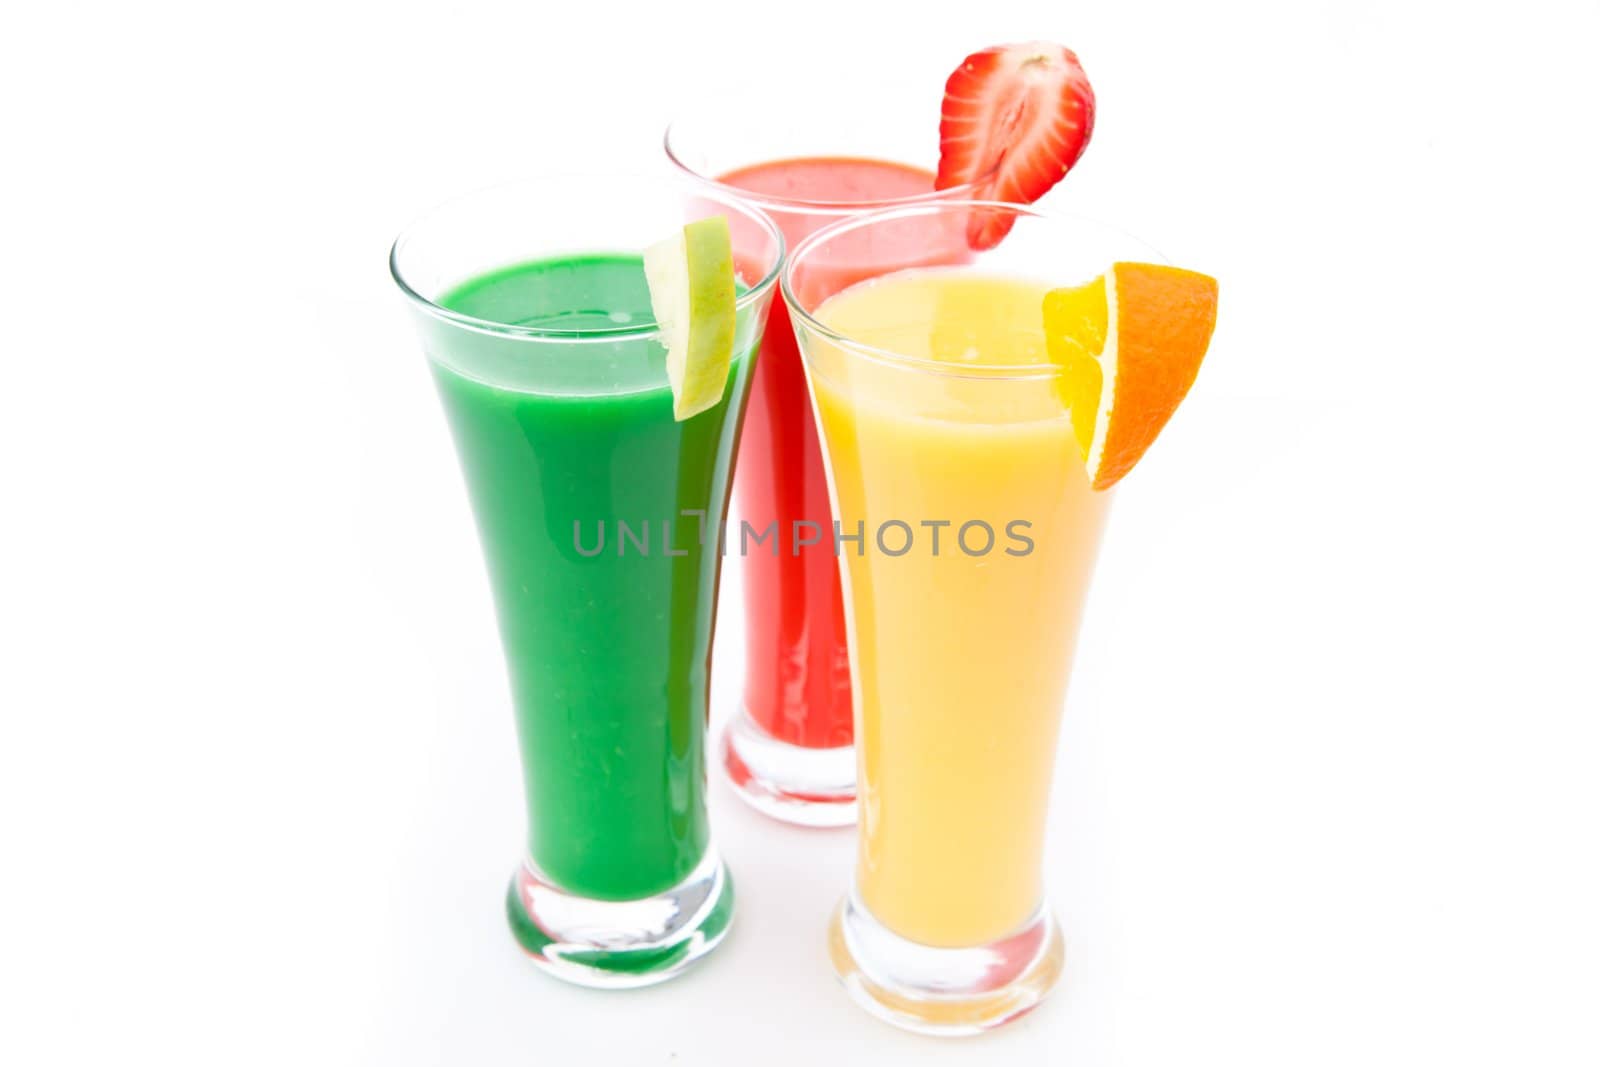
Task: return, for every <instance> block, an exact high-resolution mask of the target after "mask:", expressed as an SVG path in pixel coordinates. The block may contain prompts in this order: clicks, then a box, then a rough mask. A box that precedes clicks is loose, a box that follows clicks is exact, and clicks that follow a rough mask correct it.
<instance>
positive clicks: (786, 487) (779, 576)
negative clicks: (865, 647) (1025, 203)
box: [720, 157, 953, 748]
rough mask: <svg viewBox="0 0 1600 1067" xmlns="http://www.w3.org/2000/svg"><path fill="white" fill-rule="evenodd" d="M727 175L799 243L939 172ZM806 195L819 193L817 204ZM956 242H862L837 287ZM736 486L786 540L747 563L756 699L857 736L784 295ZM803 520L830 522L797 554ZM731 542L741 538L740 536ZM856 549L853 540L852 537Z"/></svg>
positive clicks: (751, 705)
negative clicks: (894, 244) (798, 528)
mask: <svg viewBox="0 0 1600 1067" xmlns="http://www.w3.org/2000/svg"><path fill="white" fill-rule="evenodd" d="M720 181H721V182H722V183H723V184H725V185H729V186H732V187H734V188H736V189H741V190H745V191H747V192H750V193H754V194H757V195H758V196H759V197H760V198H761V207H762V208H763V209H764V210H765V211H766V212H767V214H769V215H770V216H771V217H772V219H773V221H774V222H776V223H777V224H778V227H779V228H780V229H782V230H783V236H784V240H785V241H787V242H788V245H789V248H790V249H791V250H793V249H794V247H795V246H796V245H797V244H798V243H799V242H800V241H801V240H802V239H803V238H805V237H806V236H807V235H808V234H810V233H811V232H812V231H814V230H816V229H819V228H821V227H822V226H826V225H828V224H830V223H833V222H836V221H838V220H839V219H840V218H841V217H843V216H844V215H847V214H849V213H851V211H853V210H866V209H867V208H868V206H869V203H868V202H871V201H884V200H897V199H903V198H906V197H916V196H925V195H928V194H930V193H932V192H933V174H932V173H931V172H930V171H926V170H922V169H919V168H917V167H911V166H907V165H904V164H900V163H889V162H884V161H880V160H873V159H855V158H842V157H837V158H836V157H822V158H805V159H783V160H774V161H771V162H767V163H760V164H756V165H755V166H751V167H744V168H741V169H739V170H736V171H733V172H732V173H729V174H725V175H723V176H722V177H721V179H720ZM805 201H810V202H813V203H812V204H811V205H810V207H811V210H807V205H806V204H805V203H803V202H805ZM781 202H789V203H788V205H787V206H786V205H785V204H784V203H781ZM951 247H953V246H952V245H951V244H949V243H947V242H946V241H944V240H943V238H942V237H941V238H940V239H939V240H937V241H931V240H930V239H929V236H928V234H927V233H926V232H922V233H919V234H916V235H914V236H913V235H911V234H910V233H909V232H908V240H907V241H906V242H905V246H904V247H886V246H885V245H884V243H883V242H882V241H878V242H876V243H875V244H873V246H872V247H870V248H863V249H862V250H861V251H862V256H861V258H860V259H859V260H851V259H847V258H841V260H840V263H839V277H838V278H837V279H836V280H835V281H834V282H831V283H830V284H829V288H834V287H835V286H836V287H838V288H843V287H844V286H846V285H849V284H851V283H852V282H854V281H856V280H859V279H860V278H864V277H867V276H870V275H874V274H879V273H882V272H883V271H884V270H885V269H893V268H897V267H912V266H919V265H925V264H928V263H932V262H936V261H944V262H948V261H950V259H951V255H950V254H949V253H948V252H946V253H945V254H944V255H939V254H938V251H939V249H941V248H942V249H949V248H951ZM734 493H735V494H736V496H737V499H738V504H739V511H740V512H741V514H742V515H743V517H744V521H745V522H747V523H749V524H750V526H751V527H752V528H753V529H754V530H756V531H758V532H760V531H763V530H765V529H766V528H767V527H768V526H769V525H770V524H773V523H776V525H777V531H778V539H779V540H778V550H777V554H776V555H774V554H773V553H772V551H771V548H770V544H762V545H761V546H760V547H757V546H756V545H755V544H754V543H752V544H751V545H750V546H749V549H748V552H747V554H746V555H744V557H743V559H742V560H741V565H742V567H743V570H744V581H745V619H746V622H745V626H746V653H745V657H746V668H747V669H746V675H745V695H744V701H745V708H746V709H747V710H748V711H749V714H750V717H751V718H752V719H753V720H754V721H755V722H756V724H757V725H759V726H760V727H761V728H762V729H763V730H764V731H766V732H767V733H768V734H770V735H771V736H772V737H774V738H777V739H778V740H780V741H785V742H788V743H790V744H794V745H800V746H802V747H805V748H836V747H838V746H841V745H848V744H850V742H851V738H852V733H853V730H852V724H851V697H850V661H849V655H848V652H847V649H846V642H845V629H844V597H843V594H842V593H841V591H840V588H839V571H838V564H837V560H836V559H835V557H834V554H833V550H832V544H833V542H832V532H833V515H832V509H831V507H830V505H829V501H828V484H827V478H826V476H825V474H824V472H823V467H822V452H821V449H820V448H819V446H818V442H817V427H816V421H815V419H814V418H813V416H812V413H811V398H810V395H809V394H808V393H807V391H806V380H805V372H804V370H803V367H802V363H801V359H800V353H799V351H798V349H797V348H796V346H795V338H794V329H793V327H792V326H791V325H790V323H789V316H788V313H787V311H786V309H785V308H784V306H783V304H782V302H781V301H775V302H774V304H773V307H772V318H771V320H770V321H769V322H768V324H767V331H766V336H765V339H764V340H763V341H762V346H761V355H760V358H759V359H758V360H757V361H756V365H755V371H754V381H753V383H752V387H751V391H750V402H749V407H748V409H747V410H746V414H745V422H744V431H743V434H742V436H741V438H740V444H739V462H738V467H737V474H736V477H735V483H734ZM916 518H917V517H915V516H911V517H908V521H915V519H916ZM801 520H804V521H808V522H813V523H816V524H817V525H816V527H815V528H814V529H813V528H808V529H807V531H806V534H805V536H806V537H807V538H808V539H809V538H811V537H815V536H816V533H815V531H816V530H820V531H821V543H820V544H817V545H814V546H810V547H802V548H799V549H798V552H797V551H796V548H795V540H794V537H793V531H794V528H795V526H794V524H795V523H796V522H797V521H801ZM845 532H846V533H850V532H851V531H845ZM729 540H730V544H731V545H734V546H737V545H738V540H737V539H736V538H735V537H734V536H732V535H730V538H729ZM845 550H847V551H850V550H852V549H851V548H850V546H849V545H846V546H845Z"/></svg>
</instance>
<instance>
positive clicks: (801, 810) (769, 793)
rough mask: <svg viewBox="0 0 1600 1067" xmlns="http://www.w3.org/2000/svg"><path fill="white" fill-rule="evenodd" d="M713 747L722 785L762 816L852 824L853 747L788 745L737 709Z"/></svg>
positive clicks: (809, 822) (796, 821)
mask: <svg viewBox="0 0 1600 1067" xmlns="http://www.w3.org/2000/svg"><path fill="white" fill-rule="evenodd" d="M718 748H719V754H720V758H721V761H722V769H723V771H725V772H726V773H727V775H728V781H729V782H731V783H732V784H733V788H734V789H735V790H737V791H738V793H739V796H740V797H741V798H743V800H744V801H745V803H747V804H749V805H750V806H751V807H753V808H755V809H756V810H757V811H759V812H761V813H762V814H763V815H770V816H772V818H774V819H778V820H781V821H783V822H787V823H794V824H795V825H797V826H849V825H850V824H851V823H853V822H855V821H856V750H855V747H854V746H853V745H842V746H840V747H838V748H804V747H802V746H800V745H791V744H789V743H788V742H787V741H779V740H778V739H777V738H775V737H773V736H771V735H770V734H768V733H767V732H766V731H765V730H763V729H761V727H759V726H757V725H756V724H755V722H754V721H753V720H752V719H751V718H750V715H749V713H748V712H746V711H745V710H744V709H743V708H741V709H739V712H738V713H737V714H736V715H735V716H734V717H733V721H732V722H730V723H728V725H727V727H726V728H725V729H724V730H723V731H722V740H721V743H720V745H719V746H718Z"/></svg>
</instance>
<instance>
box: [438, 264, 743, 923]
mask: <svg viewBox="0 0 1600 1067" xmlns="http://www.w3.org/2000/svg"><path fill="white" fill-rule="evenodd" d="M439 303H440V304H441V305H442V306H443V307H445V308H447V309H449V310H451V311H455V312H459V313H462V314H465V315H470V316H472V317H474V318H478V319H486V320H490V321H493V322H499V323H506V324H514V325H524V326H537V327H541V328H547V329H572V330H575V331H576V330H593V329H596V328H600V329H605V328H613V329H614V328H618V327H626V326H628V325H630V324H632V325H635V326H638V325H647V324H649V323H650V322H651V321H652V319H653V316H652V315H651V312H650V299H649V292H648V290H647V288H646V285H645V279H644V272H643V265H642V262H641V260H640V259H639V258H638V257H637V256H632V255H604V254H595V255H580V256H568V257H564V258H559V259H548V260H540V261H536V262H531V263H525V264H521V265H518V266H514V267H509V268H506V269H503V270H499V271H495V272H492V273H489V274H486V275H483V276H480V277H478V278H475V279H473V280H471V281H469V282H467V283H465V284H463V285H460V286H458V287H457V288H455V289H454V290H453V291H452V292H450V293H449V294H448V295H446V296H445V297H444V298H443V299H442V300H440V301H439ZM744 325H745V324H743V323H741V329H740V331H739V335H738V340H737V342H736V345H735V352H734V357H733V365H732V370H731V372H730V374H729V382H728V388H727V392H726V393H725V395H724V397H723V400H722V403H721V404H719V405H718V406H717V407H715V408H713V409H711V410H709V411H705V412H702V413H701V414H699V415H696V416H694V417H693V418H690V419H687V420H685V421H683V422H675V421H673V417H672V394H671V392H670V390H669V389H668V387H667V378H666V371H665V357H664V354H663V353H661V351H660V346H659V345H658V344H657V343H656V342H655V341H654V340H639V339H634V340H623V341H617V342H616V343H615V344H614V345H612V344H606V343H602V344H594V345H588V346H585V345H573V346H567V347H565V348H563V349H562V350H561V352H560V353H559V354H560V357H561V358H562V359H564V360H565V361H567V365H566V366H565V369H564V371H563V373H564V374H565V375H566V378H565V384H564V386H563V388H562V389H561V390H559V391H547V392H538V391H534V390H533V388H532V387H526V386H523V385H519V384H518V382H517V374H516V373H514V372H509V373H507V374H505V375H498V374H489V375H484V376H475V374H474V361H473V359H472V358H454V357H455V356H457V355H460V354H461V353H460V352H450V351H435V352H431V353H430V355H431V356H432V358H431V359H430V364H431V366H432V368H433V373H434V376H435V379H436V381H437V384H438V390H439V394H440V396H441V398H442V399H443V403H444V408H445V412H446V414H447V416H448V418H449V422H450V426H451V429H452V431H453V433H454V436H455V441H456V446H457V449H458V452H459V455H460V459H461V466H462V468H463V471H464V473H465V476H466V481H467V486H468V490H469V493H470V495H471V498H472V504H473V510H474V512H475V514H476V516H477V523H478V529H479V534H480V536H481V539H482V542H483V549H484V554H485V557H486V560H487V563H488V570H489V576H490V580H491V584H492V586H493V591H494V599H495V605H496V609H497V612H498V615H499V622H500V633H501V638H502V640H503V643H504V646H505V657H506V664H507V667H508V669H509V673H510V679H511V692H512V698H513V702H514V705H515V710H516V719H517V732H518V738H519V742H520V746H521V754H522V770H523V778H524V786H525V793H524V795H525V797H526V801H527V809H528V840H527V847H528V855H529V857H530V858H531V859H532V861H533V863H534V865H535V866H537V867H538V869H539V870H540V871H541V872H542V873H543V874H544V875H545V876H546V877H547V878H548V880H549V881H550V882H551V883H552V884H554V885H556V886H558V887H560V888H561V889H563V890H566V891H568V892H571V893H575V894H579V895H582V896H585V897H591V898H595V899H601V900H631V899H637V898H641V897H646V896H651V895H654V894H656V893H660V892H662V891H664V890H666V889H668V888H670V887H672V886H673V885H675V884H677V883H678V882H680V881H682V880H683V879H684V878H685V877H686V876H687V875H688V874H689V873H690V872H691V871H692V870H693V869H694V868H695V866H696V864H698V863H699V862H700V860H701V859H702V857H703V856H704V854H705V852H706V848H707V843H708V840H709V828H708V826H707V822H706V811H705V797H704V789H705V739H704V733H705V729H706V713H707V695H708V687H709V685H710V680H711V670H710V659H711V636H712V628H713V622H714V618H715V605H716V589H717V580H718V565H719V562H720V557H719V553H718V549H717V538H716V536H715V531H716V530H717V528H718V525H719V523H720V522H721V520H722V519H723V517H724V516H725V513H726V508H727V499H728V482H729V478H730V475H731V468H732V461H733V453H734V448H735V444H736V439H737V437H738V413H739V412H740V411H742V410H743V400H744V394H745V390H746V388H747V386H748V381H749V373H750V364H751V362H752V360H753V358H754V356H753V351H752V350H753V348H754V346H755V344H756V342H757V341H758V336H757V334H758V331H757V330H756V329H754V328H753V327H752V328H749V329H746V328H743V327H744ZM471 343H472V342H471V341H466V340H463V341H461V342H458V343H457V345H458V347H460V346H468V347H470V345H471ZM640 346H649V348H650V357H649V358H656V359H657V361H658V362H659V363H660V364H661V372H660V374H659V375H656V376H654V378H653V379H652V380H647V381H644V382H642V383H640V382H635V383H634V385H633V386H631V387H627V388H622V389H619V388H618V385H617V382H616V380H615V376H614V375H613V374H612V373H611V371H610V370H608V368H609V367H611V366H613V357H615V356H616V354H617V352H619V351H622V350H623V349H630V350H631V353H632V354H631V355H630V356H629V358H633V359H642V358H646V357H644V356H641V355H640V352H641V351H642V350H641V348H640ZM465 355H466V356H468V357H471V356H472V353H471V352H466V353H465ZM585 361H592V367H593V369H592V372H590V371H588V370H586V363H585ZM479 362H480V363H482V361H479ZM480 369H481V368H480ZM586 375H587V377H586ZM486 378H487V379H489V380H485V379H486ZM508 382H509V383H510V384H508ZM692 511H699V512H702V513H703V514H704V516H705V520H704V526H702V523H701V520H700V519H699V518H697V517H695V516H694V515H686V514H684V513H685V512H692ZM575 524H576V528H575ZM622 524H626V526H627V530H626V531H624V530H623V529H622V528H621V525H622ZM702 530H705V531H706V534H705V536H704V538H703V540H704V541H705V544H702V543H701V542H702ZM668 531H670V534H669V533H668ZM601 537H603V542H601V541H600V538H601ZM597 544H598V545H599V546H600V547H599V549H598V551H596V548H597Z"/></svg>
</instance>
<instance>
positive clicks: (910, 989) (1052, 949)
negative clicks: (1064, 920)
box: [828, 891, 1065, 1037]
mask: <svg viewBox="0 0 1600 1067" xmlns="http://www.w3.org/2000/svg"><path fill="white" fill-rule="evenodd" d="M828 955H829V956H830V957H831V958H832V961H833V969H834V970H835V971H836V972H838V975H839V979H840V980H841V981H842V982H844V986H845V989H846V990H848V991H849V993H850V996H851V999H853V1000H854V1001H855V1002H856V1003H857V1004H859V1005H861V1006H862V1007H863V1008H865V1009H866V1010H867V1011H868V1012H870V1013H871V1014H873V1015H875V1016H877V1017H878V1018H879V1019H882V1020H883V1021H884V1022H887V1023H891V1024H893V1025H895V1026H898V1027H900V1028H902V1029H904V1030H912V1031H915V1032H916V1033H919V1034H933V1035H936V1036H948V1037H957V1036H962V1035H967V1034H978V1033H982V1032H983V1031H985V1030H992V1029H994V1028H995V1027H997V1026H1002V1025H1004V1024H1005V1023H1008V1022H1010V1021H1011V1020H1013V1019H1016V1018H1019V1017H1020V1016H1022V1015H1025V1014H1027V1013H1028V1012H1030V1011H1032V1010H1033V1009H1034V1008H1036V1007H1038V1005H1039V1002H1040V1001H1042V1000H1043V999H1044V997H1045V995H1046V994H1047V993H1049V992H1050V989H1051V987H1052V986H1054V985H1055V984H1056V980H1057V979H1058V978H1060V977H1061V964H1062V959H1063V957H1064V955H1065V951H1064V946H1063V943H1062V938H1061V931H1060V929H1059V928H1058V927H1057V926H1056V922H1055V919H1054V918H1052V917H1051V915H1050V912H1049V911H1048V909H1044V908H1041V909H1040V910H1039V911H1038V913H1037V914H1035V915H1034V917H1033V918H1032V919H1031V920H1030V921H1029V922H1028V924H1027V925H1026V926H1024V927H1023V928H1022V929H1021V930H1019V931H1018V932H1017V933H1015V934H1012V935H1011V936H1010V937H1007V938H1004V939H1002V940H1000V941H995V942H993V943H991V944H988V945H977V946H974V947H972V948H934V947H931V946H928V945H921V944H918V943H916V942H914V941H908V940H906V939H905V938H903V937H901V936H899V935H898V934H895V933H892V932H891V931H890V930H889V929H888V928H887V927H885V926H884V925H883V924H882V923H880V922H878V920H877V919H875V918H873V917H872V913H871V912H869V911H868V910H867V909H866V907H865V906H864V905H863V904H862V903H861V899H860V897H858V896H857V895H856V894H855V892H853V891H852V892H851V894H850V896H848V897H846V898H845V900H844V901H843V902H842V903H841V904H840V905H839V907H838V910H836V911H835V912H834V915H833V921H832V922H831V923H830V924H829V926H828Z"/></svg>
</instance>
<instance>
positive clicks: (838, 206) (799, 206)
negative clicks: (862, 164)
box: [661, 116, 1005, 216]
mask: <svg viewBox="0 0 1600 1067" xmlns="http://www.w3.org/2000/svg"><path fill="white" fill-rule="evenodd" d="M683 124H684V118H683V117H682V116H680V117H678V118H675V119H673V120H672V121H671V122H669V123H667V128H666V130H665V131H664V132H663V133H662V135H661V149H662V151H663V152H664V153H665V154H666V157H667V161H668V162H669V163H671V164H672V165H673V166H674V167H676V168H677V169H678V171H679V172H680V173H682V174H684V175H687V176H688V177H689V178H692V179H693V180H694V181H696V182H698V183H700V184H701V185H705V186H708V187H710V188H712V189H716V190H717V191H719V192H724V193H732V194H734V195H736V196H738V197H739V199H741V200H746V201H749V202H750V203H752V204H758V205H760V206H761V207H762V208H765V209H767V210H769V211H782V212H786V213H788V214H791V215H840V216H845V215H857V214H860V213H861V212H863V211H877V210H880V209H883V208H890V207H903V206H911V205H915V204H941V203H946V202H949V201H952V200H971V199H972V198H973V195H972V194H974V193H976V192H977V191H978V190H979V189H980V188H981V187H983V186H984V185H985V184H987V183H988V182H989V181H990V179H992V178H993V177H994V176H995V174H997V173H998V172H999V170H1000V167H1001V165H1002V164H1003V163H1004V162H1005V160H1004V158H1001V159H997V160H995V163H994V165H993V166H992V167H990V168H989V170H987V171H985V172H984V173H983V174H980V175H979V176H978V177H976V178H974V179H972V180H971V181H967V182H962V183H961V184H960V185H952V186H950V187H949V188H947V189H934V190H932V191H931V192H926V193H913V194H912V195H911V196H889V197H879V198H868V199H866V200H811V199H807V198H805V197H798V196H778V195H775V194H773V193H759V192H754V191H752V190H747V189H742V188H740V187H739V186H737V185H729V184H728V183H727V182H725V181H723V180H722V179H720V178H717V177H714V176H712V175H710V174H706V173H705V172H704V171H701V170H699V169H697V168H695V167H691V166H690V165H689V164H688V163H687V162H685V160H684V159H683V157H682V154H681V153H680V152H679V150H678V149H677V148H676V147H675V146H674V143H673V134H674V132H676V131H677V130H678V129H679V128H680V127H681V126H682V125H683ZM814 158H816V157H815V156H807V155H798V156H774V157H772V159H770V160H763V161H762V162H759V163H754V164H751V166H762V165H763V164H764V163H769V162H770V163H784V162H790V161H793V160H797V159H814ZM832 158H840V159H859V160H866V161H870V162H884V163H898V162H899V161H897V160H893V159H889V158H888V157H881V158H880V157H876V156H854V155H850V156H839V157H832ZM902 165H905V166H914V164H902ZM917 169H918V170H920V169H922V168H921V167H918V168H917Z"/></svg>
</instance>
